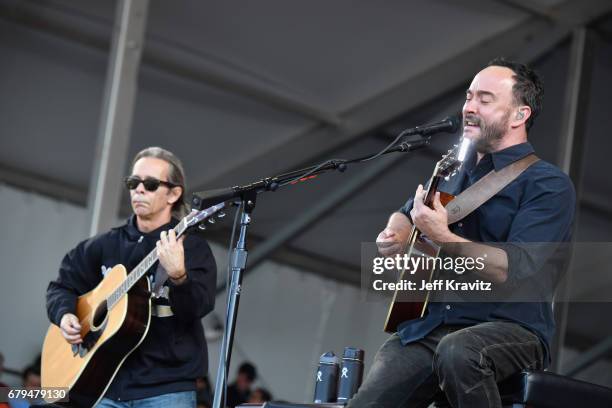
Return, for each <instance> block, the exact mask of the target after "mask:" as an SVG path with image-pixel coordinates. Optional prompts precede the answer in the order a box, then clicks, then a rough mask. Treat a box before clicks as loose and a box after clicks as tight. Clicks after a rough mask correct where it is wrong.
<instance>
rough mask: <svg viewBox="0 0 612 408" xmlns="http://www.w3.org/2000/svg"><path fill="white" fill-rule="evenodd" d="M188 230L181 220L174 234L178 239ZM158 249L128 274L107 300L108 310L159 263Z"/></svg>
mask: <svg viewBox="0 0 612 408" xmlns="http://www.w3.org/2000/svg"><path fill="white" fill-rule="evenodd" d="M186 229H187V227H186V223H185V219H183V220H181V222H179V223H178V224H177V225H176V227H174V232H175V233H176V238H179V237H180V236H181V235H183V233H184V232H185V230H186ZM157 260H158V257H157V248H154V249H153V250H152V251H151V252H149V254H148V255H147V256H145V257H144V259H143V260H142V261H140V263H139V264H138V265H136V267H135V268H134V269H133V270H132V271H131V272H130V273H128V275H127V277H126V278H125V280H124V281H123V282H122V283H121V285H119V287H118V288H117V289H115V290H114V291H113V293H111V295H110V296H109V297H108V299H107V307H108V309H110V308H112V307H113V306H114V305H115V304H117V302H119V300H120V299H121V297H122V296H123V295H125V294H126V293H127V292H128V291H129V290H130V289H131V288H132V286H134V285H135V284H136V282H138V280H140V278H142V277H143V276H144V275H145V274H146V273H147V271H148V270H149V269H150V268H151V266H153V264H154V263H155V262H157Z"/></svg>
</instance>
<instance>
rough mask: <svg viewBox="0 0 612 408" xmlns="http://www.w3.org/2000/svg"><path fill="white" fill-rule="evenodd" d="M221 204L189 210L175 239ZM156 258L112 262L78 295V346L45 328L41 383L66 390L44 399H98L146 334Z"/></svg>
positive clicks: (81, 403)
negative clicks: (58, 396) (129, 263)
mask: <svg viewBox="0 0 612 408" xmlns="http://www.w3.org/2000/svg"><path fill="white" fill-rule="evenodd" d="M224 205H225V204H224V203H221V204H217V205H215V206H212V207H210V208H207V209H205V210H202V211H197V210H193V211H192V212H191V213H190V214H189V215H187V216H186V217H185V218H183V219H182V220H181V221H180V222H179V223H178V224H177V225H176V227H174V232H175V233H176V236H177V238H178V237H180V236H181V235H183V234H184V233H185V232H186V231H187V229H188V228H190V227H193V226H195V225H197V224H200V223H201V222H203V221H205V220H206V219H208V218H210V217H211V216H213V215H214V214H215V213H217V212H218V211H220V210H221V209H222V208H223V207H224ZM157 260H158V257H157V250H156V249H153V250H152V251H151V252H150V253H149V254H148V255H147V256H146V257H145V258H144V259H143V260H142V261H140V263H139V264H138V265H137V266H136V267H135V268H134V269H133V270H132V271H131V272H130V273H128V272H127V271H126V269H125V267H124V266H123V265H117V266H115V267H114V268H112V269H111V270H110V271H108V272H107V273H106V275H105V276H104V279H103V280H102V281H101V282H100V284H98V286H96V287H95V288H94V289H93V290H91V291H90V292H87V293H85V294H84V295H81V296H79V298H78V300H77V305H76V313H75V314H76V316H77V317H78V319H79V322H80V324H81V337H82V338H83V342H82V343H81V344H78V345H76V344H73V345H71V344H69V343H68V342H67V341H66V339H64V337H63V336H62V333H61V331H60V328H59V327H58V326H56V325H55V324H51V325H50V326H49V329H48V330H47V335H46V337H45V342H44V344H43V349H42V357H41V364H42V367H41V385H42V387H62V388H67V389H68V396H67V397H68V398H67V399H68V402H61V401H60V402H58V401H57V400H53V399H48V400H47V402H52V403H55V404H58V405H62V406H66V407H79V408H80V407H92V406H94V405H95V404H97V403H98V401H99V400H100V399H101V398H102V396H103V395H104V393H105V392H106V390H107V389H108V386H109V385H110V383H111V381H112V380H113V378H114V377H115V375H116V374H117V371H119V368H120V367H121V365H122V364H123V362H124V361H125V360H126V358H127V357H128V356H129V355H130V353H132V352H133V351H134V350H135V349H136V348H137V347H138V346H139V345H140V343H142V341H143V340H144V338H145V336H146V334H147V330H148V328H149V323H150V322H151V283H150V280H149V279H148V277H147V276H146V273H147V271H148V270H149V269H150V268H151V266H153V264H155V262H157Z"/></svg>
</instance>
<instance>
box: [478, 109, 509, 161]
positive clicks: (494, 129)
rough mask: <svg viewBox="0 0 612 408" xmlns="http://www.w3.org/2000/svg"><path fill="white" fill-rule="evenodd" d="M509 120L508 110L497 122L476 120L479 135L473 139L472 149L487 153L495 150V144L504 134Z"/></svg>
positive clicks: (496, 144)
mask: <svg viewBox="0 0 612 408" xmlns="http://www.w3.org/2000/svg"><path fill="white" fill-rule="evenodd" d="M509 120H510V110H509V109H508V111H507V112H506V114H505V115H504V117H503V118H501V120H500V121H498V122H493V123H485V122H484V121H483V120H480V121H479V122H478V125H479V126H480V137H479V138H478V139H477V140H474V141H473V142H472V143H473V144H474V149H476V151H477V152H478V153H481V154H487V153H492V152H494V151H496V150H497V146H498V145H499V142H500V140H501V139H503V138H504V135H505V134H506V129H507V128H508V121H509Z"/></svg>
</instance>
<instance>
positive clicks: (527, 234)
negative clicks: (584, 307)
mask: <svg viewBox="0 0 612 408" xmlns="http://www.w3.org/2000/svg"><path fill="white" fill-rule="evenodd" d="M530 153H533V148H532V146H531V145H530V144H529V143H522V144H517V145H514V146H511V147H508V148H506V149H504V150H501V151H498V152H495V153H492V154H486V155H484V156H483V157H482V159H481V160H480V161H479V162H478V163H477V160H476V154H475V152H473V153H472V154H471V155H470V156H469V157H468V158H467V160H466V162H465V163H464V166H463V168H462V170H461V171H460V172H459V173H458V174H457V175H456V176H455V177H454V178H451V179H450V180H449V181H448V182H443V183H441V184H440V186H439V188H438V189H439V190H440V191H444V192H447V193H450V194H453V195H457V194H459V193H460V192H461V191H463V190H465V189H467V188H468V187H469V186H471V185H472V184H474V183H475V182H476V181H478V180H479V179H480V178H482V177H483V176H484V175H485V174H487V173H488V172H490V171H491V170H496V171H499V170H500V169H502V168H504V167H505V166H507V165H509V164H511V163H513V162H514V161H516V160H519V159H521V158H523V157H525V156H527V155H528V154H530ZM412 205H413V199H410V200H408V202H407V203H406V204H405V205H404V206H403V207H402V208H401V209H400V212H402V213H404V214H405V215H407V216H408V217H410V215H409V213H410V210H411V209H412ZM575 206H576V197H575V192H574V187H573V185H572V182H571V180H570V179H569V178H568V177H567V175H566V174H564V173H563V172H561V170H559V169H558V168H557V167H555V166H553V165H552V164H550V163H547V162H545V161H543V160H539V161H537V162H536V163H535V164H533V165H531V166H530V167H529V168H528V169H527V170H525V171H524V172H523V173H522V174H521V175H520V176H518V177H517V178H516V179H515V180H514V181H512V182H511V183H510V184H508V185H507V186H506V187H504V188H503V189H502V190H501V191H500V192H499V193H497V194H496V195H495V196H493V197H492V198H491V199H489V200H488V201H487V202H485V203H484V204H483V205H482V206H480V207H479V208H478V209H476V210H475V211H474V212H473V213H471V214H470V215H468V216H467V217H465V218H464V219H463V220H460V221H459V222H457V223H455V224H452V225H450V226H449V228H450V230H451V231H452V232H454V233H455V234H457V235H459V236H462V237H464V238H466V239H468V240H471V241H476V242H484V243H492V244H493V243H499V244H493V245H495V246H498V247H501V248H503V249H504V250H505V251H506V253H507V255H508V265H509V266H508V279H507V281H506V282H505V283H504V285H507V286H509V287H514V286H522V287H527V288H535V287H537V288H539V289H540V290H541V291H544V292H548V293H551V294H552V292H553V291H554V286H555V283H556V281H557V279H558V277H559V274H560V273H562V271H559V270H553V271H551V270H550V265H548V270H547V271H546V273H545V272H544V270H546V269H547V268H545V267H544V264H545V263H546V262H547V261H548V260H549V259H546V258H547V256H542V252H544V253H548V252H547V251H539V253H538V251H537V250H534V249H533V248H531V246H529V245H525V243H560V242H568V241H570V239H571V233H572V223H573V219H574V211H575ZM534 247H537V245H535V246H534ZM562 267H563V266H562V265H559V264H555V265H552V268H553V269H554V268H557V269H559V268H562ZM499 320H501V321H512V322H516V323H518V324H520V325H522V326H523V327H526V328H527V329H529V330H531V331H533V332H535V333H536V334H537V335H538V336H539V337H540V339H541V340H542V342H543V345H544V347H545V348H546V351H548V349H549V344H550V342H551V340H552V337H553V334H554V326H555V324H554V318H553V313H552V306H551V303H550V302H548V301H542V302H481V303H470V302H455V303H451V302H435V303H430V304H429V306H428V313H427V314H426V315H425V317H423V318H420V319H415V320H409V321H407V322H404V323H402V324H400V325H399V326H398V334H399V336H400V338H401V340H402V343H403V344H404V345H405V344H408V343H410V342H413V341H416V340H419V339H421V338H423V337H425V336H426V335H427V334H428V333H430V332H431V331H432V330H433V329H434V328H436V327H438V326H439V325H442V324H447V325H474V324H478V323H482V322H488V321H499Z"/></svg>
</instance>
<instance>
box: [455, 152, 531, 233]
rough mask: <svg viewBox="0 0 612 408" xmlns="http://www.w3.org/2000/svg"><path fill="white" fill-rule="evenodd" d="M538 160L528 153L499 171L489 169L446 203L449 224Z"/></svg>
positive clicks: (466, 213) (499, 189)
mask: <svg viewBox="0 0 612 408" xmlns="http://www.w3.org/2000/svg"><path fill="white" fill-rule="evenodd" d="M538 160H540V159H539V158H538V157H537V156H536V155H535V154H533V153H532V154H529V155H527V156H525V157H523V158H522V159H520V160H517V161H515V162H514V163H511V164H509V165H507V166H506V167H504V168H503V169H501V170H500V171H495V170H491V171H490V172H489V173H487V174H486V175H484V176H483V177H482V178H481V179H480V180H478V181H477V182H476V183H474V184H472V185H471V186H470V187H468V188H467V189H466V190H464V191H462V192H461V193H460V194H459V195H458V196H456V197H455V198H454V199H453V200H452V201H451V202H450V203H448V204H447V205H446V211H447V213H448V223H449V225H450V224H454V223H456V222H457V221H460V220H462V219H464V218H465V217H467V216H468V215H469V214H471V213H472V212H473V211H474V210H476V209H477V208H478V207H480V206H481V205H483V204H484V203H485V202H487V201H488V200H489V199H490V198H491V197H493V196H494V195H495V194H497V193H499V192H500V191H501V190H502V189H503V188H504V187H506V186H507V185H508V184H510V183H511V182H512V181H513V180H514V179H516V178H517V177H518V176H520V175H521V173H523V172H524V171H525V170H527V169H528V168H529V166H531V165H532V164H534V163H535V162H537V161H538Z"/></svg>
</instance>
